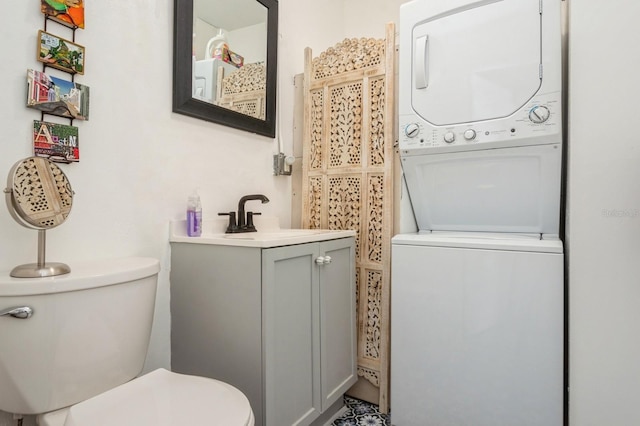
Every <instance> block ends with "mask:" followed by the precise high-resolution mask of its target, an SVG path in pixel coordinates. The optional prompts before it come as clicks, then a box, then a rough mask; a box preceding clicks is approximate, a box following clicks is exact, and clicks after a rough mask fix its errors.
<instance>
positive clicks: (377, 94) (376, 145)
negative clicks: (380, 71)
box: [369, 78, 386, 166]
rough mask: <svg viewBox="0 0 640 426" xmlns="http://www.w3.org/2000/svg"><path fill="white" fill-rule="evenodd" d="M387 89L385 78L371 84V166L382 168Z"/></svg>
mask: <svg viewBox="0 0 640 426" xmlns="http://www.w3.org/2000/svg"><path fill="white" fill-rule="evenodd" d="M384 92H385V87H384V78H377V79H375V80H371V82H370V99H369V101H370V107H371V110H370V113H369V114H370V117H371V123H370V125H369V164H371V165H372V166H380V165H383V164H384V131H385V128H384V120H385V116H384V115H385V111H384V104H385V102H386V101H385V95H384Z"/></svg>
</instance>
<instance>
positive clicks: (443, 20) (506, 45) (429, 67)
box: [411, 0, 541, 126]
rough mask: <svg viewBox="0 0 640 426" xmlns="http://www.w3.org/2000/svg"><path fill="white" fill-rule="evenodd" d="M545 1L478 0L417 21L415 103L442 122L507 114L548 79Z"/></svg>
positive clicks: (414, 32)
mask: <svg viewBox="0 0 640 426" xmlns="http://www.w3.org/2000/svg"><path fill="white" fill-rule="evenodd" d="M540 28H541V14H540V2H539V0H526V1H523V0H498V1H495V0H494V1H490V0H489V1H487V0H485V1H476V2H469V3H468V4H467V5H464V6H460V7H457V8H455V9H452V10H449V11H446V12H444V13H438V14H436V15H435V16H432V17H430V18H427V19H426V20H422V21H420V22H417V23H416V24H415V25H414V26H413V30H412V55H413V56H412V70H411V72H412V84H411V87H412V90H411V104H412V107H413V109H414V110H415V112H416V113H417V114H418V115H420V116H421V117H422V118H423V119H424V120H426V121H428V122H430V123H431V124H433V125H436V126H447V125H452V124H460V123H470V122H475V121H482V120H490V119H496V118H503V117H506V116H509V115H511V114H513V113H514V112H516V111H517V110H518V109H520V108H522V107H523V106H524V105H525V104H526V103H527V101H528V100H530V99H531V98H532V97H533V95H534V94H535V93H536V92H537V91H538V89H539V88H540V85H541V66H540V64H541V29H540Z"/></svg>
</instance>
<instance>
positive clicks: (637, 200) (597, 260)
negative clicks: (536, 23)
mask: <svg viewBox="0 0 640 426" xmlns="http://www.w3.org/2000/svg"><path fill="white" fill-rule="evenodd" d="M569 13H570V15H569V52H570V53H569V55H570V56H569V58H570V60H569V177H568V185H569V188H568V255H569V257H568V259H569V283H570V290H569V291H570V298H569V300H570V316H569V319H570V330H569V331H570V335H569V336H570V360H569V361H570V410H569V415H570V424H571V425H572V426H603V425H615V426H632V425H634V426H635V425H638V424H640V410H639V409H638V406H639V405H640V138H639V136H638V133H637V129H636V128H637V123H638V111H639V110H640V108H639V107H638V100H639V99H640V83H639V79H638V70H639V69H640V50H639V49H638V46H640V31H638V30H637V22H636V21H637V17H638V16H640V3H637V2H613V3H612V2H602V1H599V0H580V1H571V2H570V3H569Z"/></svg>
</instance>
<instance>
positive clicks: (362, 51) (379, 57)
mask: <svg viewBox="0 0 640 426" xmlns="http://www.w3.org/2000/svg"><path fill="white" fill-rule="evenodd" d="M384 58H385V40H384V39H382V40H377V39H373V38H364V37H363V38H351V39H348V38H347V39H344V40H343V41H342V42H340V43H338V44H336V45H335V46H334V47H330V48H329V49H327V50H325V51H324V52H322V53H321V54H320V56H319V57H317V58H314V59H313V62H312V75H313V77H314V78H315V79H320V78H325V77H331V76H334V75H337V74H341V73H344V72H349V71H353V70H358V69H361V68H368V67H374V66H378V65H380V64H381V63H384Z"/></svg>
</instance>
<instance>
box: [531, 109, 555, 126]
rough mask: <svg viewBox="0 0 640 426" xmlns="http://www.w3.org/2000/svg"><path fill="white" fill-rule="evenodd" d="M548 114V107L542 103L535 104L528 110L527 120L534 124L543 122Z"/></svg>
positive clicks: (547, 117)
mask: <svg viewBox="0 0 640 426" xmlns="http://www.w3.org/2000/svg"><path fill="white" fill-rule="evenodd" d="M550 115H551V112H550V111H549V108H547V107H546V106H544V105H536V106H534V107H533V108H531V109H530V110H529V120H531V121H532V122H534V123H536V124H539V123H544V122H545V121H547V120H548V119H549V116H550Z"/></svg>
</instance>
